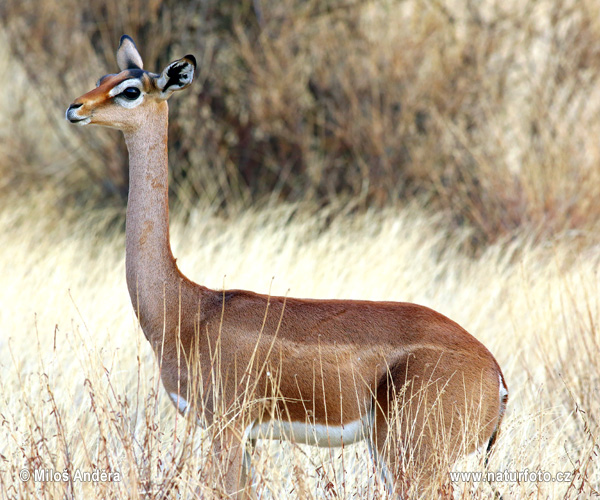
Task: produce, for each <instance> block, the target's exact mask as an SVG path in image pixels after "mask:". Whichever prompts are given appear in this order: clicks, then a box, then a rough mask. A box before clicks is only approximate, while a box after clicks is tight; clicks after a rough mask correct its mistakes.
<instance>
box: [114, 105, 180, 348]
mask: <svg viewBox="0 0 600 500" xmlns="http://www.w3.org/2000/svg"><path fill="white" fill-rule="evenodd" d="M167 131H168V107H167V103H166V102H162V103H160V104H157V105H156V108H155V110H153V112H152V113H149V114H148V116H147V119H146V120H145V122H144V124H143V125H142V126H141V127H140V128H139V129H137V130H135V131H129V132H127V131H126V132H125V133H124V135H125V141H126V143H127V149H128V150H129V201H128V203H127V221H126V223H127V228H126V271H127V286H128V288H129V294H130V296H131V301H132V303H133V307H134V309H135V310H136V312H137V313H138V316H139V317H140V321H141V324H142V327H143V328H144V332H145V333H146V336H148V337H149V336H150V335H151V334H152V332H151V331H147V328H160V329H162V328H161V325H163V324H164V323H165V319H166V317H165V314H168V310H170V309H171V308H172V305H173V304H172V303H173V301H174V300H175V301H176V300H177V297H176V296H174V295H176V294H177V284H178V283H179V281H180V280H179V278H180V276H181V275H180V274H179V271H178V269H177V265H176V264H175V259H174V258H173V254H172V253H171V247H170V244H169V201H168V154H167Z"/></svg>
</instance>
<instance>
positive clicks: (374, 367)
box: [67, 39, 506, 494]
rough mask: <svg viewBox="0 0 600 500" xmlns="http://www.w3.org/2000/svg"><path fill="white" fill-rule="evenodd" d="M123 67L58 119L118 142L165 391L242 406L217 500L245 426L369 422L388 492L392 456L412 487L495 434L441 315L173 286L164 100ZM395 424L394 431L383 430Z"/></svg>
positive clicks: (122, 52) (486, 391)
mask: <svg viewBox="0 0 600 500" xmlns="http://www.w3.org/2000/svg"><path fill="white" fill-rule="evenodd" d="M127 40H129V39H126V41H125V43H124V44H123V45H122V46H121V47H120V49H119V53H118V54H119V57H118V60H120V61H123V64H126V63H127V61H132V60H138V58H139V54H137V51H136V53H133V52H132V51H134V50H136V49H135V45H133V43H132V42H131V43H129V42H128V41H127ZM139 61H141V58H139ZM122 70H123V71H121V73H119V74H116V75H109V76H107V77H105V78H104V79H102V80H101V81H100V84H99V86H98V87H97V88H95V89H94V90H92V91H90V92H88V93H87V94H85V95H83V96H81V97H80V98H78V99H77V100H75V101H74V105H72V107H71V108H69V110H68V112H67V117H68V118H69V119H71V120H72V121H74V122H75V121H76V120H78V119H83V118H90V123H96V124H100V125H106V126H111V127H116V128H119V129H121V130H122V131H123V132H124V135H125V140H126V143H127V146H128V149H129V155H130V193H129V203H128V208H127V237H126V241H127V251H126V268H127V285H128V288H129V292H130V295H131V300H132V303H133V306H134V308H135V310H136V312H137V314H138V317H139V320H140V323H141V326H142V329H143V331H144V334H145V335H146V337H147V338H148V340H149V341H150V343H151V344H152V347H153V349H154V351H155V353H156V355H157V356H158V357H159V359H160V362H161V378H162V381H163V383H164V386H165V388H166V389H167V391H168V392H169V393H175V394H181V395H182V396H183V397H184V398H186V399H188V400H190V399H191V400H193V399H194V397H196V398H197V399H198V400H197V401H196V403H198V405H197V408H200V410H199V411H201V412H202V413H203V415H202V416H203V418H204V419H205V421H206V422H208V423H210V422H211V421H212V419H213V416H214V415H215V414H216V413H217V410H219V409H218V408H216V407H215V405H220V406H221V410H223V411H226V412H227V411H229V410H231V409H233V408H237V407H238V406H239V405H240V404H241V400H243V402H245V403H251V404H250V406H248V407H247V408H246V411H245V413H244V417H245V419H244V420H242V419H241V418H239V419H237V420H236V419H234V420H233V423H232V425H230V426H229V428H228V429H230V430H229V431H227V430H226V431H225V432H224V433H223V436H225V437H224V438H223V439H222V440H215V450H216V451H217V452H219V453H220V454H221V455H222V456H225V457H226V459H227V460H228V462H229V466H228V467H226V470H225V471H224V477H223V487H224V489H225V491H226V492H227V493H229V494H235V492H236V491H238V481H239V480H240V477H242V476H241V474H242V473H241V463H242V454H243V446H242V434H243V431H244V428H245V426H247V425H248V424H249V423H252V422H256V421H265V420H268V419H270V418H283V419H288V420H291V421H300V422H306V421H311V422H314V423H317V424H323V425H330V426H339V425H344V424H346V425H347V424H349V423H350V422H352V421H356V420H358V419H360V418H362V417H364V416H365V415H367V414H369V413H372V414H373V415H374V416H375V420H374V424H375V426H374V431H373V433H372V435H371V436H370V437H369V436H367V437H369V438H370V439H371V441H372V444H373V449H374V450H376V452H375V453H376V455H379V456H381V457H383V458H384V459H385V460H386V461H387V463H388V465H389V466H391V467H392V470H393V471H394V473H395V477H396V478H397V480H396V487H397V490H398V492H403V491H406V487H407V486H406V484H408V482H409V481H408V480H407V479H406V478H402V476H401V474H402V464H401V461H402V457H404V458H405V459H406V458H408V459H410V460H411V461H412V462H413V463H414V464H416V466H417V467H420V468H421V469H422V470H423V471H424V472H426V471H429V473H428V474H427V473H426V474H425V478H424V479H423V484H425V483H426V482H427V481H431V480H432V477H433V476H434V471H436V470H438V469H439V468H442V469H443V468H444V467H447V465H448V464H449V463H450V462H451V461H453V460H454V459H456V457H457V456H459V455H461V454H463V453H466V452H469V451H472V450H473V449H475V447H477V446H480V445H482V444H484V443H485V442H486V440H489V439H490V436H492V434H493V433H496V431H497V429H498V426H499V424H500V420H501V416H502V413H503V411H504V406H505V404H506V401H504V403H501V401H500V396H499V389H500V385H499V384H500V383H502V384H504V379H503V377H502V373H501V370H500V368H499V366H498V364H497V362H496V360H495V359H494V357H493V356H492V355H491V354H490V352H489V351H488V350H487V349H486V348H485V347H484V346H483V345H482V344H481V343H480V342H479V341H477V340H476V339H475V338H474V337H472V336H471V335H470V334H469V333H467V332H466V331H465V330H464V329H463V328H461V327H460V326H459V325H458V324H456V323H455V322H453V321H451V320H450V319H448V318H446V317H445V316H443V315H441V314H439V313H437V312H435V311H433V310H431V309H428V308H426V307H423V306H419V305H415V304H408V303H396V302H368V301H357V300H312V299H297V298H283V297H269V296H265V295H261V294H257V293H253V292H249V291H244V290H228V291H215V290H210V289H208V288H206V287H203V286H200V285H197V284H196V283H193V282H191V281H190V280H188V279H187V278H186V277H185V276H183V275H182V274H181V272H180V271H179V269H178V268H177V264H176V262H175V259H174V258H173V255H172V253H171V248H170V245H169V226H168V219H169V216H168V200H167V195H168V173H167V122H168V107H167V103H166V100H165V99H164V96H163V97H161V96H160V89H158V88H157V86H156V85H157V84H156V82H157V77H158V75H153V74H151V73H147V72H142V71H141V70H136V69H133V70H132V69H128V68H127V67H126V68H122ZM136 78H137V79H138V80H139V81H141V82H142V86H143V89H144V92H145V93H146V95H145V96H144V101H143V103H141V104H140V105H139V106H137V107H134V108H132V109H126V108H123V107H121V106H119V105H118V103H116V102H115V99H114V97H109V95H108V93H109V92H110V90H111V89H112V88H114V87H115V86H116V85H119V84H120V83H121V82H123V81H125V80H128V79H136ZM215 371H216V372H218V373H217V377H216V378H215V377H213V375H214V374H215V373H214V372H215ZM215 380H218V385H217V386H215V385H214V384H213V383H214V381H215ZM394 414H396V417H398V420H396V422H397V425H391V424H390V419H391V417H392V416H393V415H394ZM388 424H390V425H388ZM466 436H468V437H466ZM440 438H443V439H445V444H446V449H447V450H449V451H448V453H447V456H446V457H445V458H444V459H442V457H441V456H439V453H438V452H437V451H436V450H439V448H438V446H439V444H440V441H439V440H440ZM390 444H391V445H392V446H391V447H390ZM403 485H404V486H403Z"/></svg>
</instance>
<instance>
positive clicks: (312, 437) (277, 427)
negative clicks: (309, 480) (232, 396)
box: [246, 415, 371, 448]
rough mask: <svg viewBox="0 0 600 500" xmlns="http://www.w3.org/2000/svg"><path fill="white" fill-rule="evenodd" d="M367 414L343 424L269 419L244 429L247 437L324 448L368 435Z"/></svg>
mask: <svg viewBox="0 0 600 500" xmlns="http://www.w3.org/2000/svg"><path fill="white" fill-rule="evenodd" d="M370 428H371V419H370V418H369V415H367V416H365V417H363V418H361V419H360V420H354V421H352V422H349V423H347V424H345V425H323V424H312V423H309V422H286V421H285V420H270V421H268V422H260V423H255V424H252V425H250V426H249V427H248V428H247V429H246V434H247V437H248V438H249V439H285V440H288V441H295V442H296V443H299V444H310V445H313V446H320V447H324V448H332V447H334V446H342V444H344V445H347V444H352V443H355V442H357V441H360V440H362V439H365V438H366V437H367V436H368V435H369V431H370Z"/></svg>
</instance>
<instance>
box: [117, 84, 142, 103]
mask: <svg viewBox="0 0 600 500" xmlns="http://www.w3.org/2000/svg"><path fill="white" fill-rule="evenodd" d="M140 94H141V92H140V89H138V88H137V87H127V88H126V89H125V90H124V91H123V92H121V94H120V95H122V96H123V97H125V99H129V100H130V101H135V100H136V99H137V98H138V97H139V96H140Z"/></svg>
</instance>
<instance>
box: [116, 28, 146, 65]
mask: <svg viewBox="0 0 600 500" xmlns="http://www.w3.org/2000/svg"><path fill="white" fill-rule="evenodd" d="M117 64H118V65H119V69H120V70H121V71H123V70H126V69H143V67H144V63H143V62H142V56H140V53H139V52H138V50H137V48H136V46H135V43H134V41H133V40H132V39H131V37H130V36H127V35H123V36H122V37H121V41H120V42H119V49H118V50H117Z"/></svg>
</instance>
